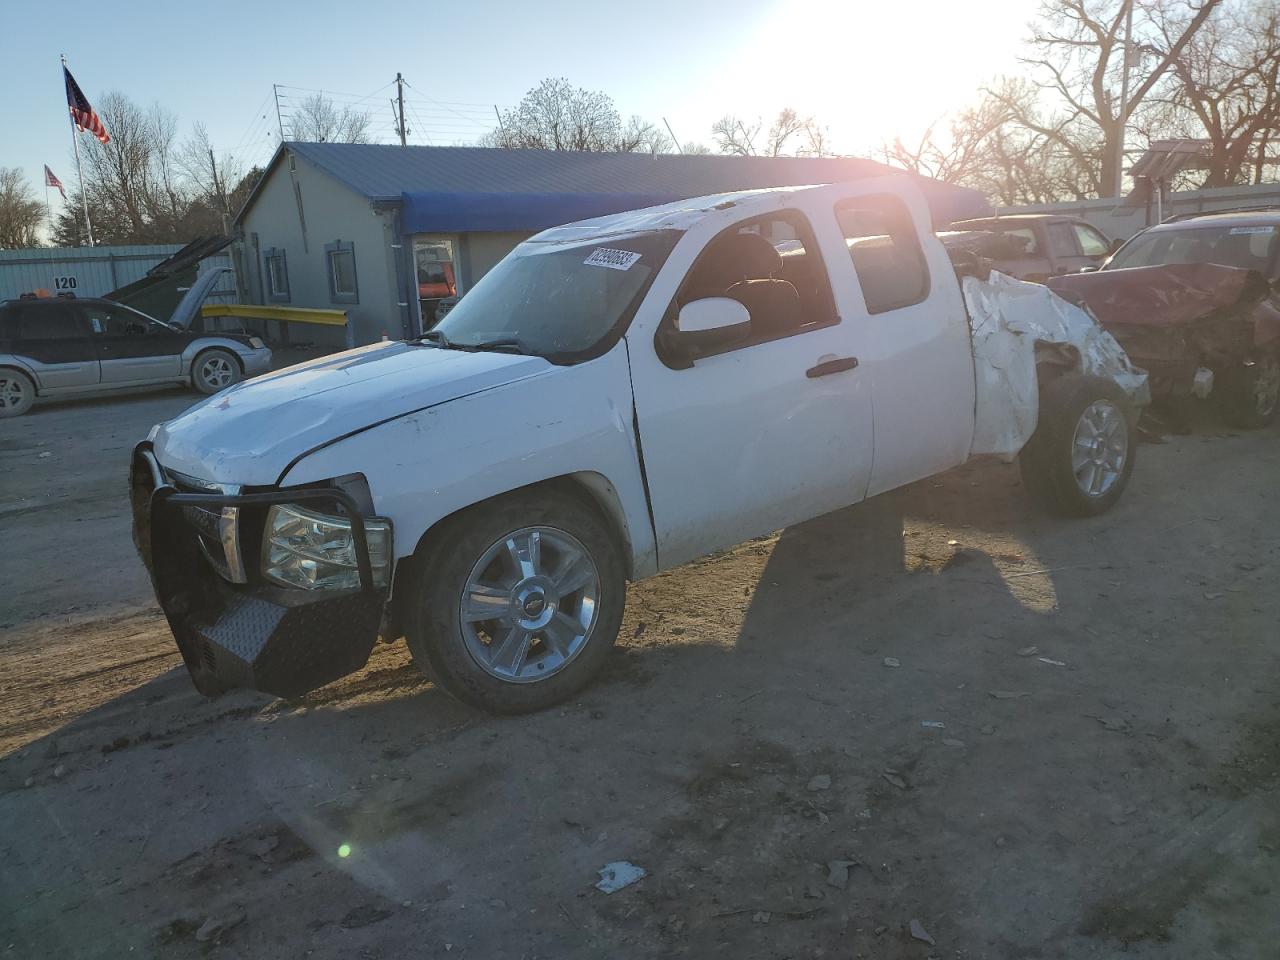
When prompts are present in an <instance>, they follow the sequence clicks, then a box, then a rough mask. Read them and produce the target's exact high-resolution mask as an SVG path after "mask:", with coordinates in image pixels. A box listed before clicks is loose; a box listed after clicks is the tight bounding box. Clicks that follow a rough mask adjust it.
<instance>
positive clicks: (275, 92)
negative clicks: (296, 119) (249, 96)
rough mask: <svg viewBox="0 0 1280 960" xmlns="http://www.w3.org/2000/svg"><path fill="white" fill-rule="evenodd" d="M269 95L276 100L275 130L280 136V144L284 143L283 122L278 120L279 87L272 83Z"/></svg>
mask: <svg viewBox="0 0 1280 960" xmlns="http://www.w3.org/2000/svg"><path fill="white" fill-rule="evenodd" d="M271 93H272V94H273V95H274V96H275V98H276V130H277V131H278V132H279V134H280V142H281V143H284V121H283V120H281V119H280V85H279V84H276V83H273V84H272V85H271Z"/></svg>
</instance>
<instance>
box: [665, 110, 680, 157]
mask: <svg viewBox="0 0 1280 960" xmlns="http://www.w3.org/2000/svg"><path fill="white" fill-rule="evenodd" d="M662 125H663V126H664V127H666V128H667V133H669V134H671V139H672V140H674V141H675V145H676V153H684V147H682V146H680V138H679V137H677V136H676V132H675V131H674V130H672V129H671V124H669V123H667V118H666V117H663V118H662Z"/></svg>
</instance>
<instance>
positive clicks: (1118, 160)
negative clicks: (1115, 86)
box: [1114, 0, 1133, 197]
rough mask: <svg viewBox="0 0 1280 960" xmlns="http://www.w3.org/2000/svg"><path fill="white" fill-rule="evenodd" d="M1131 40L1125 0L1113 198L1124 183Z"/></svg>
mask: <svg viewBox="0 0 1280 960" xmlns="http://www.w3.org/2000/svg"><path fill="white" fill-rule="evenodd" d="M1132 39H1133V0H1125V12H1124V47H1123V50H1124V53H1123V55H1122V58H1121V59H1122V63H1121V65H1122V67H1123V70H1121V72H1120V110H1119V112H1118V113H1117V115H1116V119H1117V120H1118V121H1119V123H1120V132H1119V134H1118V135H1117V137H1118V139H1117V142H1116V155H1115V168H1114V170H1115V177H1116V186H1115V193H1114V196H1117V197H1118V196H1120V194H1121V193H1122V190H1121V184H1122V183H1123V181H1124V134H1125V129H1126V127H1127V126H1128V121H1129V53H1130V50H1131V49H1132V48H1131V46H1130V44H1131V42H1132Z"/></svg>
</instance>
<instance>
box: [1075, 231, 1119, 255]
mask: <svg viewBox="0 0 1280 960" xmlns="http://www.w3.org/2000/svg"><path fill="white" fill-rule="evenodd" d="M1072 226H1073V227H1075V231H1076V239H1077V240H1079V241H1080V252H1081V253H1083V254H1084V255H1085V256H1086V257H1105V256H1106V255H1107V254H1109V253H1110V252H1111V247H1110V246H1109V245H1108V244H1107V238H1106V237H1104V236H1103V235H1102V234H1100V233H1099V232H1098V231H1097V230H1095V229H1093V227H1090V226H1088V225H1087V224H1083V223H1073V224H1072Z"/></svg>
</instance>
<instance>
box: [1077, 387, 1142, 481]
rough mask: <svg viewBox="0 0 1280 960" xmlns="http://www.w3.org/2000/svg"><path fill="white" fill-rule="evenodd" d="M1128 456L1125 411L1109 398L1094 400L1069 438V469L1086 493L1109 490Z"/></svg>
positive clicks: (1118, 477)
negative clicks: (1070, 438) (1073, 434)
mask: <svg viewBox="0 0 1280 960" xmlns="http://www.w3.org/2000/svg"><path fill="white" fill-rule="evenodd" d="M1128 457H1129V430H1128V425H1127V424H1126V422H1125V418H1124V411H1122V410H1121V409H1120V408H1119V407H1117V406H1116V405H1115V404H1114V403H1112V402H1111V401H1110V400H1095V401H1094V402H1093V403H1091V404H1089V406H1087V407H1085V408H1084V412H1083V413H1081V414H1080V419H1079V420H1078V421H1077V422H1076V432H1075V436H1074V437H1073V438H1072V442H1071V470H1072V472H1073V473H1075V475H1076V483H1077V484H1078V485H1079V487H1080V491H1081V492H1082V493H1083V494H1085V496H1088V497H1102V496H1106V494H1107V493H1109V492H1110V490H1111V488H1112V487H1114V486H1115V485H1116V481H1117V480H1119V479H1120V474H1121V473H1123V472H1124V464H1125V460H1127V459H1128Z"/></svg>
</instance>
